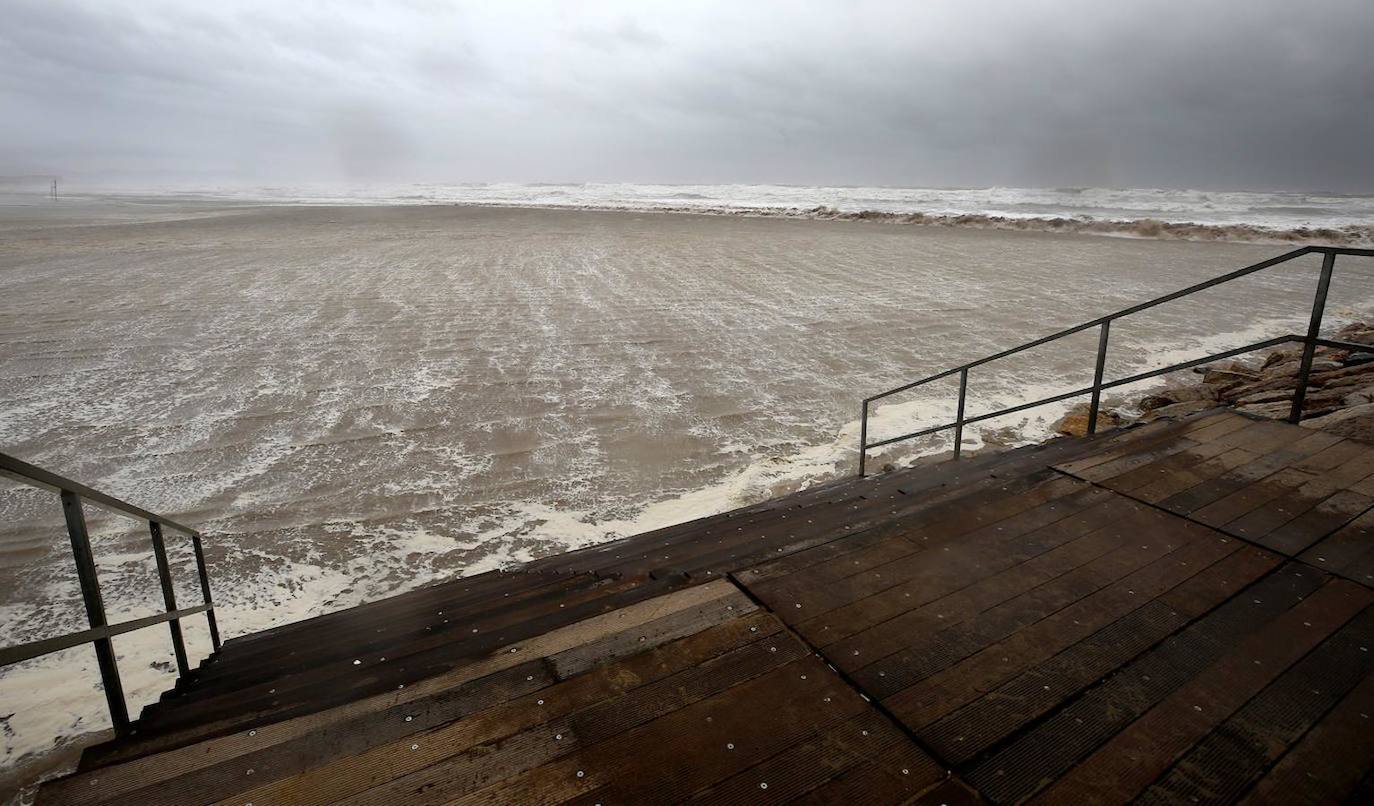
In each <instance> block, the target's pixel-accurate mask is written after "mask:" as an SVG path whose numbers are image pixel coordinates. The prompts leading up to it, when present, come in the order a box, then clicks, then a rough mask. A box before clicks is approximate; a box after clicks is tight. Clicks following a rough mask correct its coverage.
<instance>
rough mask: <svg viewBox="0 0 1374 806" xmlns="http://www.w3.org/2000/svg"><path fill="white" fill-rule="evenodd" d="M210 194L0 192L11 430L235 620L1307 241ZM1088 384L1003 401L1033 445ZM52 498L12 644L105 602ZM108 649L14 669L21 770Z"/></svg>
mask: <svg viewBox="0 0 1374 806" xmlns="http://www.w3.org/2000/svg"><path fill="white" fill-rule="evenodd" d="M195 212H196V217H195V218H191V219H187V220H175V217H176V215H178V212H177V211H176V210H175V209H169V208H166V207H160V208H156V209H151V208H150V211H141V210H135V211H134V212H132V213H129V212H125V211H121V213H120V215H119V216H117V217H112V216H108V215H101V214H100V211H90V213H89V215H87V214H83V213H81V212H80V211H78V212H76V213H73V212H71V211H66V212H65V213H63V214H62V215H60V216H58V215H47V214H44V213H43V212H41V211H37V212H36V211H34V210H32V209H29V210H26V211H24V212H23V214H22V215H21V214H19V213H17V212H16V213H14V214H12V215H9V217H8V218H6V215H7V214H6V212H5V209H4V208H0V445H3V448H2V449H3V450H5V451H6V452H9V453H12V454H15V455H17V456H20V457H22V458H25V459H27V460H29V461H33V462H35V463H37V464H39V465H41V466H44V467H47V468H50V469H52V470H55V471H57V472H60V473H64V474H67V475H70V476H72V477H75V478H77V479H80V480H82V481H84V482H86V483H88V484H91V485H92V486H95V487H98V488H100V489H103V490H106V491H108V492H110V493H112V494H114V495H117V496H120V497H122V498H125V499H127V500H130V501H132V502H135V503H137V504H139V505H142V506H145V507H147V508H150V509H153V510H157V511H160V512H164V513H166V514H168V515H170V516H172V517H175V518H178V519H180V520H183V521H185V522H187V523H191V524H194V525H196V526H198V527H200V528H202V529H203V530H204V531H205V532H206V533H207V548H208V552H209V560H210V564H211V572H212V576H213V580H214V584H215V588H216V595H217V597H218V598H219V599H220V600H221V602H222V608H221V625H222V629H223V630H224V631H225V633H226V634H227V635H233V634H237V633H241V632H245V631H249V630H253V629H259V628H262V627H264V626H267V625H269V624H272V623H277V622H281V621H287V620H294V619H297V618H301V617H303V616H306V615H309V614H312V613H316V612H319V611H321V610H325V609H332V608H336V607H341V606H346V605H349V604H353V603H356V602H358V601H361V600H364V599H371V598H376V597H380V596H383V595H386V594H388V593H392V592H395V591H398V590H401V589H406V588H410V587H414V586H417V585H421V584H424V583H426V582H429V581H432V580H434V579H436V578H439V577H444V576H449V575H453V574H458V573H462V572H465V571H466V572H473V571H478V570H485V569H489V568H494V567H497V566H499V565H501V564H505V563H511V562H516V561H520V560H524V559H528V558H532V557H536V556H541V555H543V554H547V553H551V552H558V551H564V550H567V549H568V548H572V547H576V546H580V545H585V544H587V543H590V542H594V541H599V540H604V539H607V538H608V537H612V536H616V535H623V534H631V533H634V532H638V531H642V530H644V529H647V528H653V527H655V526H659V525H664V524H667V523H672V522H676V521H680V520H685V519H688V518H692V517H697V516H700V515H704V514H708V513H711V512H714V511H720V510H723V509H727V508H730V507H733V506H738V505H742V504H745V503H749V502H752V501H755V500H758V499H761V498H763V497H766V496H768V495H770V494H772V493H775V492H780V491H784V490H788V489H795V488H797V487H800V486H803V485H805V484H807V483H811V482H814V481H816V480H819V479H825V478H832V477H834V476H836V475H837V474H841V473H847V472H852V470H853V463H854V460H855V451H854V444H855V441H856V439H857V434H858V427H857V422H856V417H857V410H858V403H859V399H860V398H861V397H863V396H864V395H866V394H870V393H872V392H875V391H878V390H880V389H882V388H885V387H888V386H892V385H896V384H898V383H901V382H904V381H906V380H910V379H914V378H916V377H919V376H921V375H923V374H925V373H928V372H933V371H935V370H938V369H942V368H944V367H946V366H949V365H952V364H955V363H958V362H960V361H963V360H968V359H972V358H976V357H978V356H980V355H982V354H985V353H988V352H992V351H995V350H998V349H1001V348H1004V347H1007V346H1011V345H1013V344H1016V343H1019V342H1021V341H1025V340H1028V339H1030V338H1033V337H1035V336H1038V335H1042V334H1044V333H1047V332H1050V331H1053V330H1056V329H1059V328H1061V327H1064V326H1067V325H1071V324H1074V323H1076V322H1078V321H1081V320H1084V319H1087V318H1090V317H1093V316H1096V315H1099V314H1102V313H1105V312H1107V311H1110V310H1113V309H1116V308H1119V307H1124V306H1125V305H1128V304H1132V303H1135V302H1138V301H1140V300H1143V299H1145V298H1148V297H1150V296H1153V295H1156V294H1159V293H1163V292H1166V291H1171V290H1174V289H1175V288H1178V287H1181V286H1184V285H1187V284H1189V283H1192V282H1195V281H1197V280H1200V279H1203V278H1206V277H1210V276H1213V275H1216V274H1219V273H1221V272H1224V271H1228V270H1231V269H1234V268H1237V267H1240V266H1242V265H1245V264H1248V263H1251V262H1254V261H1256V260H1259V259H1262V258H1265V257H1268V256H1271V255H1274V254H1277V253H1278V252H1280V251H1282V248H1280V247H1275V246H1262V245H1245V244H1234V243H1229V244H1206V243H1182V242H1159V241H1151V240H1131V239H1123V238H1103V237H1091V236H1075V235H1052V234H1044V233H1039V234H1037V233H1012V232H990V231H977V230H967V231H965V230H959V229H945V228H923V227H914V226H899V225H883V224H867V223H862V222H824V221H790V220H765V219H751V218H726V217H707V216H687V215H662V214H652V213H609V212H581V211H553V210H531V209H524V210H521V209H481V208H464V207H390V208H387V207H381V208H377V207H348V208H252V207H240V208H232V209H225V210H220V211H216V210H207V209H198V210H196V211H195ZM130 218H132V219H135V220H128V219H130ZM148 218H161V219H162V220H152V221H148V220H142V221H140V220H138V219H148ZM169 219H170V220H169ZM88 221H94V222H96V223H87V222H88ZM1314 268H1315V262H1314V261H1313V262H1308V261H1304V262H1303V263H1302V264H1301V265H1298V266H1292V267H1290V268H1287V269H1284V270H1282V271H1279V272H1272V273H1265V274H1263V275H1260V276H1257V277H1254V278H1251V279H1249V280H1246V281H1245V282H1244V283H1243V284H1241V285H1237V286H1236V287H1228V288H1226V289H1222V290H1219V291H1217V292H1211V293H1209V295H1208V296H1207V297H1205V298H1201V299H1194V300H1190V301H1187V302H1184V303H1178V304H1173V305H1171V306H1169V307H1168V308H1167V309H1161V310H1159V311H1155V312H1152V313H1150V314H1149V315H1146V316H1142V317H1140V318H1139V319H1137V320H1134V321H1130V320H1128V321H1126V322H1122V323H1120V324H1118V325H1116V326H1114V327H1113V331H1112V348H1113V350H1112V359H1111V361H1110V362H1109V364H1108V367H1109V375H1110V374H1118V375H1119V374H1125V373H1127V372H1131V371H1139V370H1141V369H1144V368H1146V367H1149V366H1162V365H1165V364H1167V363H1171V362H1174V361H1179V360H1185V359H1187V358H1192V357H1196V356H1197V355H1200V354H1204V353H1205V352H1208V351H1211V350H1215V349H1220V348H1222V347H1223V346H1225V345H1228V344H1239V343H1243V342H1246V341H1253V340H1257V339H1259V338H1263V337H1265V336H1268V335H1277V334H1279V333H1283V332H1290V331H1294V330H1301V329H1303V327H1304V326H1305V322H1306V317H1307V311H1306V309H1305V305H1306V304H1307V303H1306V301H1305V299H1308V298H1310V296H1309V295H1310V293H1311V288H1312V286H1313V283H1314V279H1315V273H1314V271H1313V270H1314ZM1363 278H1364V275H1363V274H1359V273H1354V272H1352V273H1347V274H1342V275H1340V276H1338V280H1337V284H1336V286H1335V288H1334V290H1333V307H1332V311H1333V314H1334V315H1335V316H1336V317H1337V318H1339V317H1340V316H1342V315H1349V312H1350V311H1352V310H1362V309H1363V310H1367V309H1369V306H1368V304H1369V302H1370V301H1371V300H1374V284H1371V283H1370V282H1369V281H1367V280H1365V279H1363ZM1095 346H1096V334H1095V333H1088V334H1083V335H1082V336H1080V337H1075V338H1074V339H1072V340H1069V341H1067V342H1065V343H1057V344H1055V345H1051V346H1049V347H1046V348H1042V349H1039V350H1036V351H1033V352H1031V353H1029V354H1027V355H1025V356H1023V357H1022V358H1020V359H1018V360H1015V361H1009V362H1006V363H1005V364H1000V365H993V366H989V367H987V368H980V369H979V370H976V371H975V372H974V373H973V375H972V378H971V387H970V391H971V397H970V413H976V412H978V411H986V410H990V409H991V407H994V406H1001V405H1009V404H1012V403H1015V402H1019V401H1021V400H1024V399H1027V398H1029V397H1030V396H1033V395H1039V394H1049V393H1052V392H1054V391H1064V390H1067V389H1070V388H1074V387H1077V386H1081V385H1082V384H1083V383H1085V382H1087V381H1088V380H1089V379H1090V377H1091V367H1092V363H1091V356H1092V351H1093V349H1094V348H1095ZM952 391H953V388H952V386H950V385H943V386H937V388H935V389H933V390H932V393H931V394H925V395H909V396H903V397H901V398H900V399H898V400H896V401H894V405H891V406H888V407H886V408H883V409H880V411H879V416H878V417H877V419H876V420H875V422H874V432H873V433H874V438H881V437H883V436H886V435H892V434H896V433H901V432H902V431H905V430H910V429H912V428H915V427H917V426H919V425H922V424H934V423H936V422H939V421H941V419H942V418H943V417H948V413H949V412H950V411H952V397H951V394H952ZM1062 408H1063V407H1062V406H1061V407H1050V408H1048V409H1045V410H1036V411H1033V412H1030V413H1029V415H1028V416H1015V417H1010V418H1006V420H1005V421H1002V422H993V423H991V424H989V428H990V429H999V437H998V438H999V439H1001V440H1003V441H1006V440H1008V439H1010V440H1011V441H1017V440H1022V441H1024V440H1030V439H1037V438H1039V437H1040V436H1042V435H1043V434H1044V433H1045V429H1046V425H1047V423H1048V422H1049V421H1052V420H1053V418H1054V416H1055V415H1056V414H1058V413H1059V412H1060V411H1062ZM969 437H970V440H971V441H972V442H973V443H974V444H977V442H978V441H979V438H980V434H979V432H978V429H972V430H971V433H970V434H969ZM944 445H945V443H942V442H940V441H939V440H928V441H925V442H923V443H921V444H920V445H919V446H917V447H918V449H919V450H923V451H936V450H940V449H941V448H942V447H944ZM877 461H879V462H882V461H888V459H886V458H883V459H879V460H877ZM60 524H61V516H60V512H59V510H58V509H57V506H56V504H55V497H53V496H47V495H44V494H39V493H29V492H24V491H19V490H17V489H15V488H14V487H12V486H10V487H6V488H5V490H4V492H3V493H0V616H3V619H0V643H3V644H9V643H14V642H17V641H21V640H27V639H32V638H37V637H42V636H45V635H51V634H55V633H56V632H60V631H62V630H64V629H71V628H75V627H77V626H79V625H80V623H81V619H82V616H81V613H80V611H79V609H78V607H79V605H78V604H77V600H76V598H75V594H76V587H75V583H74V581H73V580H72V579H71V578H70V571H69V566H70V563H69V549H68V547H67V544H66V542H65V540H66V538H65V535H64V533H63V532H62V530H61V528H60ZM96 525H97V527H99V528H98V531H99V532H100V533H101V535H102V537H101V538H100V539H99V540H98V541H97V553H98V555H99V560H100V572H101V575H102V584H104V585H105V588H106V595H107V599H108V600H109V601H110V602H111V610H112V618H127V617H131V616H135V615H142V614H145V613H150V612H154V611H155V610H156V609H159V604H160V600H159V598H158V594H157V587H156V581H155V580H156V576H155V571H154V569H153V564H152V559H151V556H150V555H148V553H147V549H146V534H145V533H144V532H143V531H142V530H141V529H140V528H138V525H137V524H129V523H127V522H117V521H113V520H111V519H108V518H103V519H98V520H97V524H96ZM177 550H178V551H179V552H180V554H179V563H178V565H179V571H178V573H179V586H180V587H181V588H182V589H183V591H184V592H183V597H184V598H185V599H191V598H192V591H193V589H194V585H193V580H192V578H191V576H190V574H189V573H186V572H185V571H186V567H187V565H188V562H189V560H188V554H187V553H186V551H185V547H184V546H181V547H179V548H178V549H177ZM202 632H203V631H202ZM153 633H156V634H153ZM196 640H197V641H199V642H200V646H202V647H203V645H204V636H203V634H198V635H197V636H196ZM166 643H167V642H166V636H165V632H164V631H161V630H151V631H145V632H143V633H139V634H136V635H135V636H129V637H126V638H123V639H120V640H119V642H118V645H119V649H120V651H121V653H123V654H124V656H125V659H124V661H123V663H124V667H125V668H126V676H127V677H128V680H126V687H127V688H128V690H129V692H130V701H131V704H133V705H134V706H135V709H136V702H137V701H140V698H143V699H146V698H148V697H150V696H152V695H154V694H155V693H156V692H157V691H159V690H160V689H162V688H164V687H165V686H166V685H167V684H168V683H169V675H170V664H169V663H168V661H169V658H170V654H169V653H170V649H169V647H167V646H164V644H166ZM88 653H89V650H85V649H82V650H71V651H69V652H68V653H64V654H63V655H61V656H57V657H54V658H50V659H47V660H44V661H41V662H35V663H31V664H27V665H25V666H22V667H18V668H15V669H11V670H10V671H9V673H8V674H6V676H5V677H3V678H0V695H3V696H2V697H0V698H3V699H4V700H5V701H6V702H7V703H9V702H16V701H18V700H17V699H16V698H21V697H22V698H25V699H24V702H25V705H24V707H22V708H16V709H14V710H15V711H16V713H15V715H14V716H12V717H9V718H7V720H6V721H5V722H4V723H3V724H0V741H3V743H4V746H5V752H6V760H7V763H14V762H15V761H16V760H17V759H18V758H19V756H20V754H22V753H26V752H32V751H34V750H37V749H40V748H42V747H45V746H47V744H48V741H49V739H50V738H51V737H52V736H53V735H58V734H61V735H70V734H72V733H79V732H81V731H82V730H86V729H91V728H92V727H98V726H99V725H100V724H102V720H103V716H102V708H101V700H100V697H99V695H98V694H97V693H95V689H94V680H95V679H96V675H95V673H94V664H93V663H92V662H91V661H92V659H91V658H90V657H89V656H88ZM0 710H6V711H8V710H9V709H8V708H6V709H0ZM0 716H4V715H3V714H0Z"/></svg>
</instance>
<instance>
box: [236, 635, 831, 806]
mask: <svg viewBox="0 0 1374 806" xmlns="http://www.w3.org/2000/svg"><path fill="white" fill-rule="evenodd" d="M780 638H781V624H780V623H779V622H778V621H777V620H776V619H775V618H773V617H772V616H768V615H766V614H756V615H754V616H749V617H746V618H743V619H737V620H732V621H730V622H727V623H725V624H722V625H720V626H718V627H715V628H711V629H709V630H706V631H703V632H702V633H699V634H697V635H694V636H691V637H689V638H687V639H683V640H682V641H679V642H675V643H672V644H668V645H665V646H663V647H661V648H658V649H655V650H653V651H650V652H646V653H643V654H640V655H636V656H632V657H630V658H627V659H625V660H623V661H621V662H618V663H615V664H608V665H605V666H601V667H597V668H596V669H593V670H590V671H588V672H587V673H584V674H582V675H579V676H577V677H574V678H571V679H569V680H567V681H565V682H562V683H559V684H557V685H555V686H552V687H551V688H547V689H544V690H541V691H539V692H537V693H533V694H531V695H527V696H525V697H522V698H520V699H518V700H515V701H512V702H510V703H509V704H507V705H504V706H502V707H500V708H494V709H490V710H488V711H485V712H483V713H480V714H476V715H474V716H471V717H468V718H466V719H464V720H461V721H458V722H453V723H450V724H445V725H440V726H437V727H436V728H434V729H432V730H429V731H425V732H421V733H417V734H415V735H414V736H411V737H406V738H403V739H400V740H397V741H394V742H390V743H386V744H379V745H377V746H375V747H373V748H371V749H369V750H368V751H367V752H366V753H362V754H357V755H356V756H352V757H344V758H340V759H338V760H336V761H334V762H332V763H329V764H326V765H321V766H317V767H314V768H312V769H310V770H308V771H305V772H303V773H301V774H298V775H296V776H294V777H291V778H288V779H283V780H281V781H278V782H275V783H273V784H271V785H269V786H261V787H258V788H256V789H254V790H251V791H247V792H244V793H241V794H240V795H238V798H239V799H240V800H244V799H246V800H252V801H253V802H255V803H263V802H266V803H274V802H283V803H284V802H289V803H300V804H323V803H328V802H332V801H333V800H336V799H340V798H344V797H349V796H353V795H356V794H358V793H362V792H369V791H371V792H373V795H370V796H368V798H373V799H375V798H381V797H383V796H385V794H386V793H389V792H398V791H401V790H405V789H406V788H407V787H420V786H424V785H425V784H427V783H433V782H437V781H447V782H449V785H453V782H455V781H460V780H473V781H475V780H480V777H481V775H483V774H496V773H497V772H499V771H501V770H506V771H508V772H509V771H511V770H512V769H517V770H518V769H519V765H520V764H526V765H528V766H530V767H532V766H534V765H536V764H538V763H539V760H540V759H546V760H547V759H552V758H556V757H560V756H562V755H566V754H567V753H571V752H574V751H575V750H576V744H575V743H576V742H578V741H584V740H588V739H594V738H595V737H596V736H597V735H601V734H605V733H607V732H614V731H615V730H616V729H617V727H620V728H623V727H624V726H625V725H627V724H628V725H630V726H633V725H634V724H637V723H642V722H643V721H645V720H647V719H649V718H651V717H653V716H654V715H655V714H656V713H658V712H659V711H664V710H670V709H671V708H672V707H673V705H674V704H677V705H681V704H684V703H690V702H693V701H696V700H699V699H700V698H701V697H703V696H707V695H709V694H710V693H711V691H713V690H714V689H715V688H719V687H723V686H727V685H729V684H730V683H732V682H738V681H740V680H747V679H750V678H751V677H753V676H756V675H758V674H762V673H765V672H766V671H768V670H769V669H773V668H777V667H778V666H779V665H781V664H783V663H785V662H787V661H790V660H794V659H796V658H798V657H801V656H802V655H803V654H804V653H803V652H801V651H799V649H798V647H797V646H796V645H795V644H793V645H787V644H783V645H780V646H782V647H783V650H782V651H780V652H774V651H769V648H768V646H769V644H771V643H772V642H776V641H778V640H779V639H780ZM775 645H776V644H775ZM608 709H609V711H608ZM608 714H609V715H610V716H613V717H614V719H610V718H609V717H608ZM532 731H533V733H531V732H532ZM517 736H520V737H522V738H518V739H517V738H514V737H517ZM503 753H509V754H510V756H511V757H513V758H514V760H511V759H508V758H506V757H505V756H503ZM511 765H515V767H514V768H513V767H512V766H511ZM465 775H466V776H468V777H467V778H466V779H464V778H463V776H465ZM402 802H409V800H404V801H402Z"/></svg>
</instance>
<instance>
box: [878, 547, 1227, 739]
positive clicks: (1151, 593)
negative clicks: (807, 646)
mask: <svg viewBox="0 0 1374 806" xmlns="http://www.w3.org/2000/svg"><path fill="white" fill-rule="evenodd" d="M1223 541H1224V538H1218V537H1212V536H1204V537H1202V538H1201V539H1198V540H1195V541H1193V542H1188V543H1184V544H1183V545H1181V546H1179V547H1178V548H1177V549H1176V550H1174V551H1171V552H1165V553H1164V556H1159V557H1157V558H1156V555H1157V554H1159V552H1158V550H1157V549H1156V548H1155V547H1154V546H1150V547H1149V548H1145V549H1140V550H1139V551H1138V552H1132V554H1136V555H1137V556H1139V557H1146V558H1150V559H1151V561H1150V562H1149V564H1147V565H1144V566H1143V567H1141V566H1139V565H1134V567H1135V568H1138V570H1132V571H1131V572H1129V573H1127V574H1125V575H1121V576H1116V577H1115V578H1114V579H1115V581H1113V582H1112V583H1111V584H1107V585H1098V586H1097V587H1096V589H1094V590H1092V592H1091V593H1089V594H1088V595H1086V596H1082V597H1081V598H1077V597H1075V598H1074V599H1073V600H1072V604H1071V606H1068V605H1066V606H1064V607H1062V608H1061V609H1056V610H1055V611H1053V612H1052V613H1051V614H1049V615H1044V616H1043V618H1041V619H1040V620H1038V621H1035V622H1033V623H1031V624H1026V625H1025V626H1024V627H1022V628H1021V629H1018V630H1017V631H1016V632H1014V633H1012V634H1010V635H1009V636H1008V637H1006V638H1004V639H1002V640H1000V641H998V642H997V643H995V644H989V645H987V646H986V647H985V648H982V649H980V650H979V651H978V652H977V653H976V654H974V655H972V656H970V657H968V659H967V660H962V661H961V662H959V663H957V664H955V665H953V666H949V667H946V668H944V669H942V670H940V671H939V672H938V673H936V674H934V675H931V676H929V677H928V678H925V679H922V680H921V681H920V682H918V683H916V684H915V685H912V686H909V687H907V688H905V689H903V690H901V691H899V692H897V693H896V694H893V695H892V696H889V697H887V698H885V699H884V700H883V702H884V704H886V705H887V706H888V707H889V708H891V710H892V712H893V713H894V714H895V715H896V716H897V717H898V718H900V719H901V720H902V721H903V722H904V723H906V724H907V725H909V726H912V727H915V728H919V727H920V726H923V725H926V724H929V723H930V722H933V721H935V720H936V719H939V718H940V717H942V716H944V715H945V714H948V713H950V712H951V711H953V710H954V709H955V708H957V707H959V706H961V705H963V704H965V703H968V702H971V701H972V700H974V699H976V698H977V697H978V696H979V695H980V694H981V693H982V692H984V691H987V690H988V689H990V688H993V687H995V686H997V685H1000V684H1001V683H1003V682H1005V681H1006V680H1008V679H1010V678H1011V677H1013V676H1015V675H1016V674H1019V673H1020V672H1022V671H1024V670H1025V669H1026V668H1028V667H1029V666H1031V665H1033V664H1035V663H1039V662H1041V661H1044V660H1046V659H1047V658H1049V657H1050V656H1052V655H1054V654H1055V653H1057V652H1059V651H1061V650H1063V649H1066V648H1067V647H1069V646H1072V645H1073V644H1074V643H1077V642H1078V641H1080V640H1082V639H1084V638H1086V637H1087V636H1088V635H1091V634H1092V633H1093V632H1096V631H1097V630H1098V629H1101V628H1102V627H1104V626H1106V625H1107V624H1110V623H1111V622H1112V621H1114V620H1116V619H1117V618H1120V617H1122V616H1124V615H1125V614H1126V613H1129V612H1130V611H1132V610H1134V609H1136V608H1138V607H1142V606H1143V605H1144V604H1145V603H1146V602H1148V601H1150V600H1151V599H1153V598H1154V597H1156V596H1159V595H1161V594H1163V593H1164V592H1165V591H1168V590H1169V589H1171V588H1173V587H1175V586H1176V585H1178V584H1180V583H1182V582H1183V581H1185V580H1186V579H1188V578H1189V577H1191V576H1192V575H1193V574H1195V573H1197V572H1199V571H1201V570H1203V569H1205V568H1206V567H1207V566H1208V565H1210V564H1211V563H1213V562H1215V561H1217V560H1219V559H1221V558H1222V557H1224V556H1226V555H1227V554H1230V553H1231V552H1232V551H1234V550H1236V548H1237V547H1238V544H1237V543H1236V542H1235V541H1230V542H1229V543H1228V542H1223ZM1126 557H1130V554H1127V555H1125V556H1124V557H1123V563H1122V565H1121V566H1118V569H1120V570H1124V569H1125V568H1132V567H1133V564H1127V563H1126V562H1124V560H1125V558H1126ZM1132 559H1134V558H1132ZM1118 569H1113V571H1114V572H1115V571H1117V570H1118ZM1074 593H1078V591H1074Z"/></svg>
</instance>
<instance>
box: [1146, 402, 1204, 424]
mask: <svg viewBox="0 0 1374 806" xmlns="http://www.w3.org/2000/svg"><path fill="white" fill-rule="evenodd" d="M1216 407H1217V401H1215V400H1185V401H1182V402H1180V403H1172V404H1170V405H1167V406H1160V407H1159V408H1157V409H1151V410H1150V411H1148V412H1146V413H1145V415H1144V416H1143V417H1141V418H1140V419H1141V420H1142V421H1143V422H1147V423H1149V422H1154V421H1155V420H1159V419H1163V418H1165V417H1184V416H1186V415H1189V414H1196V413H1197V412H1199V411H1207V410H1208V409H1214V408H1216Z"/></svg>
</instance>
